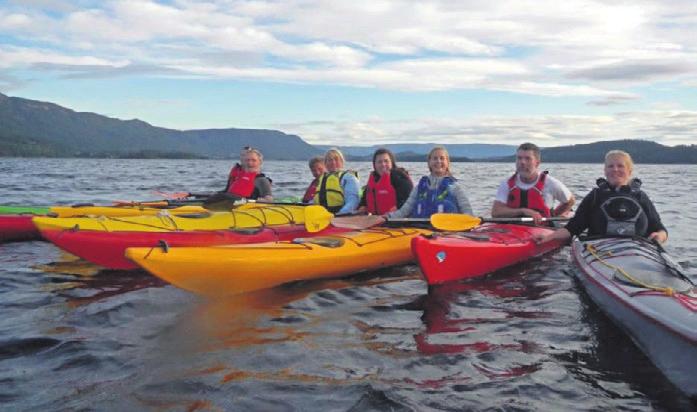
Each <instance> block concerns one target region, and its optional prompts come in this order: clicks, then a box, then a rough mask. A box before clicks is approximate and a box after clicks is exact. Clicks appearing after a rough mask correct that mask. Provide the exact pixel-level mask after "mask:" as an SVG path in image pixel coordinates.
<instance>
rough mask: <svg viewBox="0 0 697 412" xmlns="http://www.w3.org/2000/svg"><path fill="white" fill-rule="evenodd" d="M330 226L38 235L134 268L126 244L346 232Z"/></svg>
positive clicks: (113, 265)
mask: <svg viewBox="0 0 697 412" xmlns="http://www.w3.org/2000/svg"><path fill="white" fill-rule="evenodd" d="M349 230H350V229H340V228H336V227H333V226H329V227H327V228H326V229H324V230H322V231H320V232H317V233H308V232H307V230H306V229H305V226H303V225H275V226H266V227H262V228H252V229H241V230H197V231H184V232H101V231H92V230H72V229H70V230H49V229H46V230H42V231H41V235H42V236H43V237H44V238H45V239H46V240H49V241H51V242H53V243H54V244H55V245H56V246H58V247H60V248H61V249H63V250H65V251H67V252H70V253H72V254H73V255H75V256H78V257H80V258H82V259H85V260H88V261H90V262H92V263H95V264H97V265H99V266H103V267H105V268H108V269H137V268H138V266H137V265H136V264H135V263H133V261H131V260H128V259H126V258H125V257H124V253H125V252H126V248H129V247H154V246H162V245H165V244H166V245H167V246H212V245H224V244H234V243H260V242H275V241H281V240H292V239H295V238H297V237H310V236H322V235H330V234H335V233H342V232H347V231H349Z"/></svg>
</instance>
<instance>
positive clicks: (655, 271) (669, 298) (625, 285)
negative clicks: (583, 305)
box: [572, 238, 697, 397]
mask: <svg viewBox="0 0 697 412" xmlns="http://www.w3.org/2000/svg"><path fill="white" fill-rule="evenodd" d="M572 255H573V257H574V261H575V262H576V265H577V266H578V268H579V269H580V270H579V271H577V273H576V276H577V277H578V279H579V280H580V282H581V284H582V285H583V286H584V288H585V289H586V292H587V293H588V295H589V296H590V297H591V299H592V300H593V301H594V302H595V303H596V304H597V305H598V306H599V307H600V308H601V309H602V310H603V311H604V312H605V314H607V316H608V317H609V318H610V319H612V320H613V322H615V323H616V324H617V325H618V326H620V327H621V328H622V329H624V330H625V331H626V333H627V334H629V336H630V337H631V338H632V340H633V341H634V342H635V343H636V344H637V346H639V348H640V349H641V350H642V351H643V352H644V353H645V354H646V355H647V356H648V357H649V359H651V360H652V361H653V363H654V364H655V365H656V366H657V367H658V368H659V369H660V370H661V372H663V374H664V375H665V376H666V377H667V378H668V379H669V380H670V381H671V382H672V383H673V384H674V385H675V386H677V387H678V388H679V389H680V390H682V391H683V392H684V393H686V394H687V395H688V396H690V397H695V396H697V290H696V289H695V284H694V283H693V282H692V281H691V280H690V279H689V278H688V277H687V276H685V275H684V272H683V271H682V269H681V268H680V266H679V265H678V264H677V263H675V262H674V261H673V260H672V259H671V258H670V257H669V256H668V255H667V254H666V253H665V251H664V250H663V249H662V248H660V250H659V247H658V246H657V245H655V244H653V243H651V242H649V241H648V240H646V239H641V238H603V239H585V240H584V239H574V241H573V244H572Z"/></svg>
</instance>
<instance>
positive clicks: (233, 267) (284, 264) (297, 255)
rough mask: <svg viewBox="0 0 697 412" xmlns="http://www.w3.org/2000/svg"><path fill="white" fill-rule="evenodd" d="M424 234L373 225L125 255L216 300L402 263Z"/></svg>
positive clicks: (409, 258) (135, 250)
mask: <svg viewBox="0 0 697 412" xmlns="http://www.w3.org/2000/svg"><path fill="white" fill-rule="evenodd" d="M422 233H430V231H429V230H425V229H412V228H396V229H388V228H380V227H376V228H371V229H366V230H362V231H357V232H348V233H343V234H339V235H333V236H320V237H311V238H299V239H295V240H293V241H291V242H270V243H257V244H247V245H226V246H209V247H173V248H168V249H167V250H165V249H163V248H160V247H155V248H128V249H126V257H127V258H129V259H131V260H133V261H134V262H136V263H137V264H138V265H140V266H141V267H143V268H144V269H146V270H147V271H149V272H150V273H152V274H154V275H155V276H157V277H159V278H161V279H163V280H165V281H167V282H169V283H171V284H173V285H175V286H177V287H180V288H182V289H185V290H189V291H191V292H195V293H198V294H201V295H206V296H213V297H215V296H225V295H235V294H239V293H244V292H250V291H253V290H258V289H265V288H270V287H274V286H277V285H280V284H283V283H287V282H291V281H296V280H309V279H319V278H330V277H338V276H344V275H348V274H351V273H355V272H360V271H365V270H375V269H379V268H383V267H387V266H395V265H401V264H406V263H409V262H411V261H412V260H413V258H412V255H411V246H410V245H411V239H412V238H413V237H415V236H417V235H419V234H422Z"/></svg>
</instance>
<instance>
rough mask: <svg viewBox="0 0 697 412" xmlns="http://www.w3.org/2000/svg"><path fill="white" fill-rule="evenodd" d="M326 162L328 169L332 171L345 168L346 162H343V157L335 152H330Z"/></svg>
mask: <svg viewBox="0 0 697 412" xmlns="http://www.w3.org/2000/svg"><path fill="white" fill-rule="evenodd" d="M324 164H325V165H326V167H327V170H329V171H330V172H338V171H339V170H341V169H343V168H344V162H342V161H341V158H340V157H339V156H337V155H335V154H330V155H329V156H327V157H325V159H324Z"/></svg>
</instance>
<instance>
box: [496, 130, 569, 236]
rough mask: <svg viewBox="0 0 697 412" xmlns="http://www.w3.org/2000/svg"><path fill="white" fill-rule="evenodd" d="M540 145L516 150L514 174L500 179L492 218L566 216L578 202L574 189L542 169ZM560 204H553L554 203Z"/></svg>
mask: <svg viewBox="0 0 697 412" xmlns="http://www.w3.org/2000/svg"><path fill="white" fill-rule="evenodd" d="M540 161H541V156H540V148H539V147H537V145H535V144H533V143H523V144H521V145H520V146H518V149H517V150H516V162H515V167H516V171H515V173H514V174H513V175H512V176H510V177H509V178H508V179H506V180H504V181H503V182H501V184H500V185H499V187H498V190H497V191H496V199H495V200H494V205H493V206H492V208H491V216H492V217H524V216H529V217H532V218H533V219H534V221H535V223H536V224H540V223H541V219H542V218H543V217H554V216H564V215H565V214H566V213H567V212H569V211H571V207H572V206H573V205H574V203H575V202H576V199H575V198H574V195H573V194H572V193H571V191H570V190H569V189H568V188H567V187H566V186H565V185H564V184H563V183H562V182H560V181H559V180H558V179H555V178H554V177H552V176H550V175H549V173H548V172H547V171H546V170H545V171H540ZM555 201H556V202H558V205H557V206H556V207H554V202H555Z"/></svg>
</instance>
